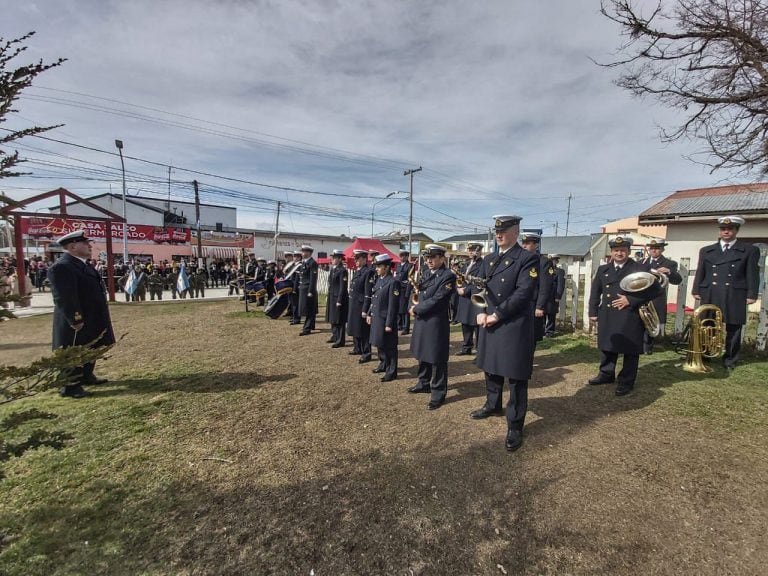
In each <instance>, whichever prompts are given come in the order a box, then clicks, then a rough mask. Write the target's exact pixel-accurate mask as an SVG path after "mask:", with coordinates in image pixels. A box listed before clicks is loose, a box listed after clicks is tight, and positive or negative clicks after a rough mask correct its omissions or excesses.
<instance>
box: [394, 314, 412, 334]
mask: <svg viewBox="0 0 768 576" xmlns="http://www.w3.org/2000/svg"><path fill="white" fill-rule="evenodd" d="M397 328H398V329H399V330H401V331H402V332H403V333H405V334H408V333H409V332H410V331H411V315H410V314H408V312H406V313H405V314H398V315H397Z"/></svg>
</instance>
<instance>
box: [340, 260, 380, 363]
mask: <svg viewBox="0 0 768 576" xmlns="http://www.w3.org/2000/svg"><path fill="white" fill-rule="evenodd" d="M353 255H354V257H355V271H354V272H353V273H352V280H351V282H350V285H349V314H348V315H347V331H348V332H349V335H350V336H352V351H351V352H350V353H349V354H350V355H351V356H361V357H365V356H367V357H368V358H369V359H370V357H371V342H370V332H371V327H370V326H369V325H368V322H366V312H365V301H366V293H367V294H368V297H369V298H370V290H369V288H368V285H369V280H370V278H371V276H374V277H375V275H376V272H375V271H374V269H373V268H372V267H371V266H369V265H368V251H367V250H361V249H356V250H354V251H353Z"/></svg>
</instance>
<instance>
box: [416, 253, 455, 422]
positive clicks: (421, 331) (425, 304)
mask: <svg viewBox="0 0 768 576" xmlns="http://www.w3.org/2000/svg"><path fill="white" fill-rule="evenodd" d="M424 258H425V259H426V262H427V268H429V273H428V274H426V275H425V276H424V277H423V278H422V279H421V281H420V282H419V291H418V295H419V302H418V304H416V305H413V304H411V307H410V309H409V311H410V313H411V314H413V317H414V321H413V336H412V337H411V353H412V354H413V357H414V358H416V360H418V362H419V372H418V378H419V379H418V382H417V383H416V385H415V386H413V387H412V388H409V389H408V392H411V393H419V392H429V393H430V398H429V404H427V409H429V410H437V409H438V408H440V406H442V405H443V402H445V395H446V394H447V393H448V348H449V346H450V339H451V322H450V320H449V319H448V307H449V306H450V301H451V295H452V294H453V292H454V291H455V289H456V275H455V274H454V273H453V272H452V271H451V270H449V269H448V268H447V267H446V259H445V248H443V247H442V246H440V245H439V244H427V245H426V246H425V247H424Z"/></svg>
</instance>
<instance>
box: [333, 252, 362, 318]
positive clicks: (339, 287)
mask: <svg viewBox="0 0 768 576" xmlns="http://www.w3.org/2000/svg"><path fill="white" fill-rule="evenodd" d="M348 278H349V276H348V273H347V269H346V268H344V266H342V265H339V266H334V267H333V268H332V269H331V273H330V274H329V275H328V304H327V308H328V321H329V322H330V323H331V324H344V322H346V321H347V314H348V308H349V292H348V289H347V279H348ZM339 304H340V306H339ZM361 320H362V318H361Z"/></svg>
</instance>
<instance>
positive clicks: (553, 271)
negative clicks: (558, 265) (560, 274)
mask: <svg viewBox="0 0 768 576" xmlns="http://www.w3.org/2000/svg"><path fill="white" fill-rule="evenodd" d="M547 272H549V273H550V275H551V274H554V273H555V269H554V268H548V269H547Z"/></svg>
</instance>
